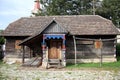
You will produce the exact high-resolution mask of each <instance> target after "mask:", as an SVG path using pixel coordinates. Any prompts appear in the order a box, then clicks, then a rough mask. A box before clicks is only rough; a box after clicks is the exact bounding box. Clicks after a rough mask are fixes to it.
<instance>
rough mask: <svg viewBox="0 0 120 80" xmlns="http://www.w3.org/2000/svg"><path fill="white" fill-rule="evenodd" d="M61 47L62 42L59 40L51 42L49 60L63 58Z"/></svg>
mask: <svg viewBox="0 0 120 80" xmlns="http://www.w3.org/2000/svg"><path fill="white" fill-rule="evenodd" d="M61 45H62V42H61V41H59V40H51V41H50V48H49V52H48V58H49V59H59V58H60V56H61Z"/></svg>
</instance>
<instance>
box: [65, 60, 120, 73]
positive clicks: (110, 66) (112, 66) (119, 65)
mask: <svg viewBox="0 0 120 80" xmlns="http://www.w3.org/2000/svg"><path fill="white" fill-rule="evenodd" d="M66 68H68V69H86V68H87V69H91V68H92V69H105V70H115V71H117V70H120V61H118V62H109V63H108V62H106V63H105V62H104V63H102V66H101V67H100V63H79V64H76V65H75V64H67V66H66Z"/></svg>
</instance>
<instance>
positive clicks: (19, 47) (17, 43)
mask: <svg viewBox="0 0 120 80" xmlns="http://www.w3.org/2000/svg"><path fill="white" fill-rule="evenodd" d="M20 42H21V40H16V41H15V49H21V46H19V43H20Z"/></svg>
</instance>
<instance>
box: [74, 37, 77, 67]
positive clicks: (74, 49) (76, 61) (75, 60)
mask: <svg viewBox="0 0 120 80" xmlns="http://www.w3.org/2000/svg"><path fill="white" fill-rule="evenodd" d="M73 41H74V50H75V65H76V63H77V54H76V40H75V36H73Z"/></svg>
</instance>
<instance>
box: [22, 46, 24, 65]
mask: <svg viewBox="0 0 120 80" xmlns="http://www.w3.org/2000/svg"><path fill="white" fill-rule="evenodd" d="M24 62H25V46H24V45H23V57H22V63H24Z"/></svg>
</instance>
